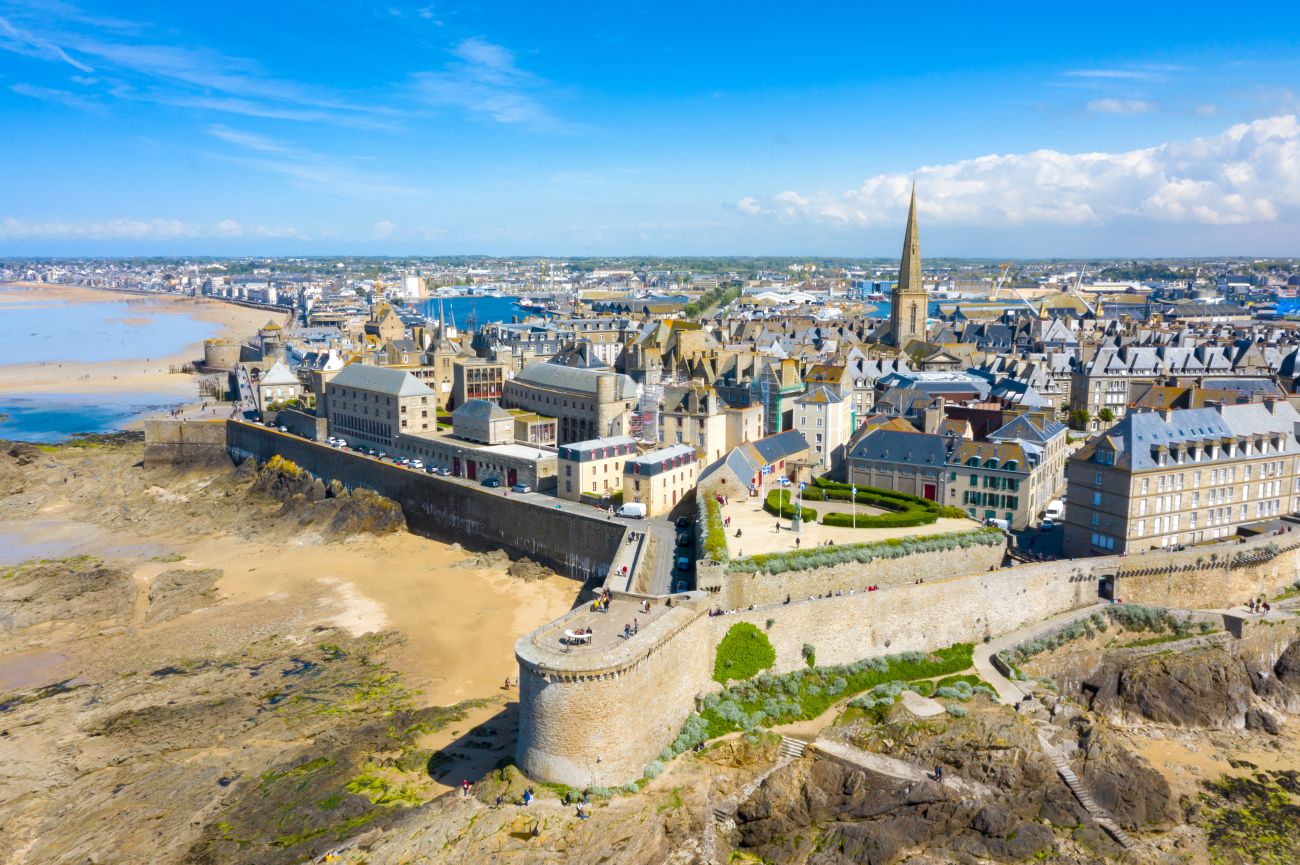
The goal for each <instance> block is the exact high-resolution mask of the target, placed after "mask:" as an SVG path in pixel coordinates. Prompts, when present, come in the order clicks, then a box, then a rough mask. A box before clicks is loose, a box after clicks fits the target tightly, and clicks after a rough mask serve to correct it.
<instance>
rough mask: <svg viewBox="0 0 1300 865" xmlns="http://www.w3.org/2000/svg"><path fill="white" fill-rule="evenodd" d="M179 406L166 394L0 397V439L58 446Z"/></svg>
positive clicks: (26, 395) (70, 394)
mask: <svg viewBox="0 0 1300 865" xmlns="http://www.w3.org/2000/svg"><path fill="white" fill-rule="evenodd" d="M178 402H180V400H178V399H177V397H176V396H175V395H174V394H165V393H89V394H83V393H22V394H6V393H0V439H13V440H15V441H27V442H60V441H64V440H66V439H67V438H68V437H69V436H70V435H72V434H73V433H82V432H84V433H106V432H114V431H116V430H120V429H122V428H123V427H124V426H125V425H126V424H127V423H129V422H130V421H131V420H133V419H135V418H137V417H139V416H140V415H142V414H146V413H150V412H156V411H159V410H161V409H165V408H167V407H169V406H173V405H176V404H177V403H178Z"/></svg>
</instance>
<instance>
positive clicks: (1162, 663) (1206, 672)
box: [1083, 648, 1251, 729]
mask: <svg viewBox="0 0 1300 865" xmlns="http://www.w3.org/2000/svg"><path fill="white" fill-rule="evenodd" d="M1083 689H1084V692H1085V694H1087V695H1089V708H1090V709H1092V710H1093V711H1096V712H1099V713H1101V714H1103V715H1105V716H1106V717H1108V718H1109V719H1110V720H1111V721H1113V722H1115V723H1120V724H1122V723H1133V722H1137V721H1149V722H1154V723H1157V724H1169V725H1173V726H1178V727H1196V728H1214V729H1227V728H1237V729H1240V728H1241V727H1243V726H1244V725H1245V716H1246V710H1247V708H1249V706H1250V692H1251V686H1250V677H1249V675H1248V674H1247V672H1246V668H1245V665H1243V664H1242V662H1241V661H1240V660H1239V659H1237V658H1235V657H1233V656H1232V655H1231V654H1230V653H1229V652H1227V651H1226V650H1224V649H1221V648H1208V649H1201V650H1197V651H1193V652H1186V653H1181V654H1168V655H1166V654H1160V655H1150V656H1147V657H1142V658H1134V659H1123V660H1119V661H1108V663H1107V664H1106V665H1105V666H1104V667H1103V668H1102V670H1101V671H1100V672H1099V673H1097V674H1096V675H1094V676H1093V677H1092V678H1090V679H1089V680H1087V681H1085V682H1084V684H1083Z"/></svg>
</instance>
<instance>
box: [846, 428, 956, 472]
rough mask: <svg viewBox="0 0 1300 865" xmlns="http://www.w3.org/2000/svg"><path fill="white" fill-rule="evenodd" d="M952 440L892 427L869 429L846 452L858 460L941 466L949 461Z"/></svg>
mask: <svg viewBox="0 0 1300 865" xmlns="http://www.w3.org/2000/svg"><path fill="white" fill-rule="evenodd" d="M952 445H953V440H952V439H951V438H949V437H948V436H941V435H932V434H930V433H920V432H899V431H897V430H892V429H877V430H872V431H871V432H869V433H867V434H866V435H865V436H863V438H862V440H861V441H859V442H858V443H857V444H856V445H854V446H853V449H852V450H851V451H849V456H848V458H849V459H850V460H853V461H857V462H885V463H902V464H904V465H913V466H942V465H944V463H946V462H947V461H948V450H949V448H950V447H952Z"/></svg>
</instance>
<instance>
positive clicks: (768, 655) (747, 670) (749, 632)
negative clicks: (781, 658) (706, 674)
mask: <svg viewBox="0 0 1300 865" xmlns="http://www.w3.org/2000/svg"><path fill="white" fill-rule="evenodd" d="M775 663H776V649H774V648H772V641H771V640H769V639H768V638H767V634H764V633H763V632H762V631H760V630H759V629H758V628H756V627H754V626H753V625H751V624H750V623H749V622H737V623H736V624H734V625H732V626H731V628H730V629H729V630H728V631H727V635H726V636H725V637H723V638H722V642H720V643H718V651H717V656H716V657H715V658H714V661H713V680H714V681H715V682H721V683H722V684H724V685H725V684H727V682H728V681H729V680H739V679H748V678H750V677H751V676H753V675H755V674H757V673H761V672H762V671H763V670H766V669H768V668H769V667H771V666H772V665H773V664H775Z"/></svg>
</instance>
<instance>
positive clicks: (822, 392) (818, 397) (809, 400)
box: [795, 385, 844, 405]
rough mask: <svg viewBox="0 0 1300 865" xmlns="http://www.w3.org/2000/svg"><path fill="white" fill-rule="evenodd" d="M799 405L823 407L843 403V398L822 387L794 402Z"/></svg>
mask: <svg viewBox="0 0 1300 865" xmlns="http://www.w3.org/2000/svg"><path fill="white" fill-rule="evenodd" d="M795 402H797V403H799V404H801V405H823V404H834V403H839V402H844V397H842V396H840V395H839V394H838V393H836V392H835V391H833V390H831V389H830V388H828V387H826V386H825V385H822V386H821V387H818V388H816V389H815V390H811V391H809V392H808V393H806V394H804V395H803V396H801V397H799V398H798V399H796V400H795Z"/></svg>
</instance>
